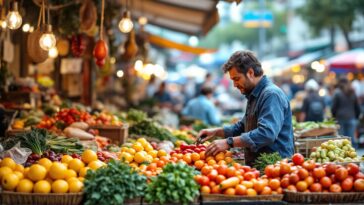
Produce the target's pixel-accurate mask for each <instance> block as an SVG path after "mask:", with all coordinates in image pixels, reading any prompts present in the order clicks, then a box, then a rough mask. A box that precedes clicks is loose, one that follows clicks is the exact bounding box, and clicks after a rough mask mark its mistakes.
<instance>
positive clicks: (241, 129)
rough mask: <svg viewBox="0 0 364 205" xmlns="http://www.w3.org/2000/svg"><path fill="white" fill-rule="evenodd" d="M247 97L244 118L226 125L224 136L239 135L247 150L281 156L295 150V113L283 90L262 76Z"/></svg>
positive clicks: (290, 154) (285, 155) (286, 155)
mask: <svg viewBox="0 0 364 205" xmlns="http://www.w3.org/2000/svg"><path fill="white" fill-rule="evenodd" d="M246 97H247V98H248V105H247V112H246V114H245V116H244V118H243V119H242V120H241V121H239V122H237V123H236V124H234V125H231V126H225V127H224V134H225V137H234V136H240V138H241V140H242V141H243V142H245V143H246V144H248V149H249V150H250V151H251V152H253V153H255V154H256V155H257V154H259V153H260V152H278V153H279V154H280V155H281V156H282V157H284V158H285V157H291V156H292V155H293V153H294V140H293V128H292V112H291V108H290V104H289V101H288V98H287V97H286V95H285V94H284V92H283V91H282V90H281V89H280V88H278V87H277V86H276V85H274V84H273V83H272V82H271V81H270V80H269V79H268V78H267V77H266V76H263V77H262V79H261V80H260V81H259V83H258V84H257V86H256V87H255V88H254V89H253V91H252V92H251V93H250V95H247V96H246Z"/></svg>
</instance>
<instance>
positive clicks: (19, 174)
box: [13, 171, 24, 180]
mask: <svg viewBox="0 0 364 205" xmlns="http://www.w3.org/2000/svg"><path fill="white" fill-rule="evenodd" d="M13 173H14V174H15V175H16V176H18V178H19V180H21V179H23V178H24V175H23V173H21V172H18V171H14V172H13Z"/></svg>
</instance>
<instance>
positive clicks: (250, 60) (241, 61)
mask: <svg viewBox="0 0 364 205" xmlns="http://www.w3.org/2000/svg"><path fill="white" fill-rule="evenodd" d="M233 67H235V68H236V69H237V71H238V72H239V73H243V74H244V75H245V74H246V73H247V72H248V70H249V68H252V69H253V71H254V76H255V77H258V76H262V75H263V69H262V65H261V64H260V62H259V61H258V59H257V58H256V57H255V56H254V54H253V53H252V52H251V51H236V52H235V53H234V54H233V55H232V56H231V57H230V58H229V60H228V61H227V62H226V63H225V64H224V65H223V66H222V70H223V71H224V73H226V72H228V71H229V70H231V69H232V68H233Z"/></svg>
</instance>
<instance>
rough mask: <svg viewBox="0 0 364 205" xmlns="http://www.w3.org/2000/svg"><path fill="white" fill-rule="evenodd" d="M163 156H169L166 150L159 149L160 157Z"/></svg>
mask: <svg viewBox="0 0 364 205" xmlns="http://www.w3.org/2000/svg"><path fill="white" fill-rule="evenodd" d="M163 156H167V152H166V151H165V150H162V149H160V150H158V157H159V158H160V157H163Z"/></svg>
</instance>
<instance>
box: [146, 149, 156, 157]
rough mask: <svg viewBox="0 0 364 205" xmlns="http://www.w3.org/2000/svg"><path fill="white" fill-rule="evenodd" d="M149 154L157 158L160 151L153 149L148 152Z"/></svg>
mask: <svg viewBox="0 0 364 205" xmlns="http://www.w3.org/2000/svg"><path fill="white" fill-rule="evenodd" d="M148 154H149V155H150V156H152V157H153V158H157V157H158V151H157V150H151V151H149V152H148Z"/></svg>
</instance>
